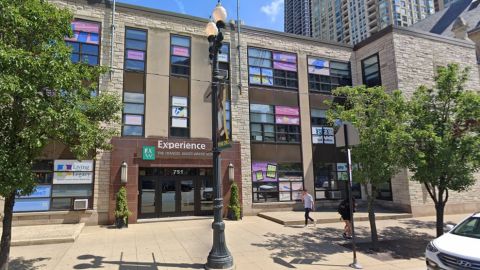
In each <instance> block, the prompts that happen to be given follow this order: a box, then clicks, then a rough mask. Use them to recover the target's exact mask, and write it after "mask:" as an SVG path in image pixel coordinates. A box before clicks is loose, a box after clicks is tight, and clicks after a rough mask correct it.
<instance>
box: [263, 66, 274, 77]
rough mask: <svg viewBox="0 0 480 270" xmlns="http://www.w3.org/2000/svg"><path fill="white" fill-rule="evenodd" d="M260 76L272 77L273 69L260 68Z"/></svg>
mask: <svg viewBox="0 0 480 270" xmlns="http://www.w3.org/2000/svg"><path fill="white" fill-rule="evenodd" d="M262 76H268V77H273V69H268V68H262Z"/></svg>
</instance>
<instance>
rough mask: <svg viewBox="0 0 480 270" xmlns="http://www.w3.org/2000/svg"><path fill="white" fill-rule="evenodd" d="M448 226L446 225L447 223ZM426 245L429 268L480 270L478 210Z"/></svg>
mask: <svg viewBox="0 0 480 270" xmlns="http://www.w3.org/2000/svg"><path fill="white" fill-rule="evenodd" d="M447 226H448V225H447ZM449 229H450V231H449V232H447V233H445V234H444V235H442V236H440V237H439V238H437V239H434V240H432V241H431V242H430V243H428V245H427V249H426V251H425V259H426V263H427V269H429V270H457V269H461V270H464V269H465V270H480V212H479V213H476V214H473V215H471V216H469V217H468V218H466V219H464V220H463V221H462V222H460V223H459V224H458V225H456V226H451V225H450V226H449Z"/></svg>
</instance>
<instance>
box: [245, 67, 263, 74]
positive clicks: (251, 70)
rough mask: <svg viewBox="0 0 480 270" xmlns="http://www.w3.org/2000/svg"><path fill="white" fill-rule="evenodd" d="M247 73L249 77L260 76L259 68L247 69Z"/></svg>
mask: <svg viewBox="0 0 480 270" xmlns="http://www.w3.org/2000/svg"><path fill="white" fill-rule="evenodd" d="M248 73H249V74H250V75H262V74H261V72H260V68H259V67H249V68H248Z"/></svg>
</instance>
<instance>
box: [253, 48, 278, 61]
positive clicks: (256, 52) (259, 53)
mask: <svg viewBox="0 0 480 270" xmlns="http://www.w3.org/2000/svg"><path fill="white" fill-rule="evenodd" d="M248 56H254V57H259V58H268V59H271V58H272V52H270V51H267V50H260V49H255V48H249V49H248Z"/></svg>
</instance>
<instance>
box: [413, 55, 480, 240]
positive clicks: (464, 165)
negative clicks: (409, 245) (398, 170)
mask: <svg viewBox="0 0 480 270" xmlns="http://www.w3.org/2000/svg"><path fill="white" fill-rule="evenodd" d="M468 72H469V70H468V69H463V70H460V68H459V67H458V65H456V64H450V65H448V66H446V67H440V68H439V69H438V75H437V76H436V77H435V82H436V84H435V88H427V87H425V86H421V87H419V88H418V89H417V90H416V91H415V93H414V95H413V97H412V99H411V101H410V102H409V110H410V114H411V119H410V121H411V122H410V125H409V129H408V130H409V133H410V134H411V142H412V143H410V144H408V146H409V147H408V151H406V152H405V154H406V160H407V164H408V168H409V169H410V171H411V172H412V179H413V180H415V181H418V182H420V183H422V184H424V186H425V188H426V189H427V191H428V193H429V195H430V197H431V198H432V200H433V202H434V203H435V207H436V211H437V235H438V236H440V235H441V234H443V211H444V206H445V204H446V203H447V201H448V197H449V190H453V191H458V192H461V191H465V190H467V189H468V188H469V187H471V186H472V185H473V184H474V183H475V178H474V173H475V172H478V171H479V169H480V151H479V149H480V136H479V135H480V94H479V93H478V92H473V91H468V90H466V89H465V82H466V81H467V79H468Z"/></svg>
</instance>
